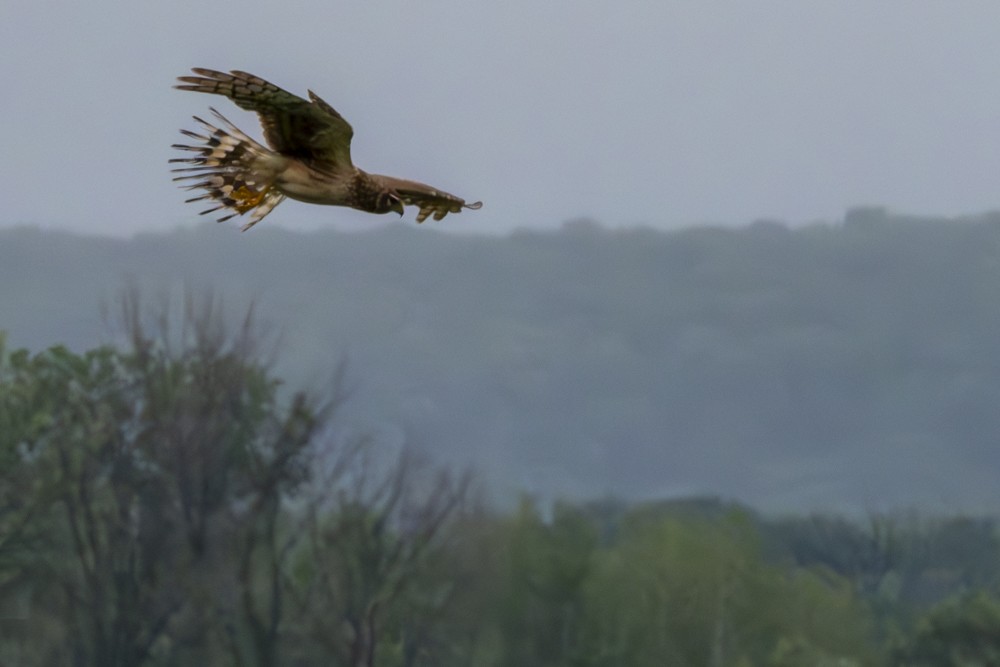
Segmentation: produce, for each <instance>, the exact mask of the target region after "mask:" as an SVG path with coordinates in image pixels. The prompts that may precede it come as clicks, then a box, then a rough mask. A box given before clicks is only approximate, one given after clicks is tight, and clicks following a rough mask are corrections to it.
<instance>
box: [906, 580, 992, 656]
mask: <svg viewBox="0 0 1000 667" xmlns="http://www.w3.org/2000/svg"><path fill="white" fill-rule="evenodd" d="M894 664H897V665H900V667H903V666H906V667H988V666H990V665H997V664H1000V601H998V600H997V599H996V598H994V597H992V596H990V595H988V594H986V593H984V592H979V593H975V594H971V595H965V596H960V597H956V598H953V599H951V600H948V601H945V602H943V603H941V604H939V605H938V606H936V607H934V608H933V609H932V610H931V611H929V612H928V613H927V614H926V616H924V618H923V619H921V621H920V622H919V624H918V626H917V629H916V632H915V634H914V636H913V637H912V639H911V640H910V641H909V642H907V643H906V644H905V645H904V646H902V647H900V648H898V649H897V650H896V652H895V663H894Z"/></svg>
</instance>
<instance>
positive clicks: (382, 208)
mask: <svg viewBox="0 0 1000 667" xmlns="http://www.w3.org/2000/svg"><path fill="white" fill-rule="evenodd" d="M377 210H378V212H379V213H388V212H389V211H395V212H396V213H399V217H403V200H402V199H400V197H399V195H397V194H396V193H395V192H383V193H382V194H381V195H379V198H378V203H377Z"/></svg>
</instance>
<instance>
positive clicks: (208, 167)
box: [170, 109, 285, 231]
mask: <svg viewBox="0 0 1000 667" xmlns="http://www.w3.org/2000/svg"><path fill="white" fill-rule="evenodd" d="M212 113H213V114H215V116H216V118H218V119H219V120H220V121H222V124H223V125H224V128H219V127H215V126H213V125H212V124H211V123H208V122H206V121H204V120H202V119H201V118H198V117H197V116H195V117H194V119H195V120H196V121H198V123H200V124H201V125H202V126H203V127H204V128H205V130H206V131H207V135H203V134H198V133H196V132H191V131H189V130H181V134H183V135H184V136H186V137H190V138H191V139H194V140H196V141H198V142H201V143H200V145H194V146H189V145H185V144H174V145H173V148H176V149H178V150H182V151H189V152H192V153H196V155H194V156H193V157H182V158H174V159H172V160H170V162H171V163H175V164H176V163H179V164H185V165H190V166H186V167H178V168H175V169H173V170H172V171H173V172H174V173H179V174H181V175H180V176H176V177H175V178H174V180H175V181H193V182H192V183H185V184H184V185H183V187H185V188H186V189H188V190H197V189H201V190H204V191H205V194H202V195H199V196H197V197H192V198H191V199H188V200H187V201H188V202H195V201H204V200H211V203H213V204H215V206H213V207H211V208H208V209H205V210H204V211H202V212H201V214H202V215H205V214H206V213H212V212H214V211H218V210H225V211H226V212H227V214H226V215H223V216H222V217H221V218H219V222H223V221H225V220H229V219H230V218H232V217H235V216H237V215H243V214H244V213H247V212H250V211H253V214H252V215H251V216H250V221H249V222H248V223H247V224H245V225H243V231H246V230H248V229H250V228H251V227H253V226H254V225H255V224H257V223H258V222H260V221H261V220H262V219H263V218H264V216H265V215H267V214H268V213H270V212H271V211H272V210H273V209H274V207H275V206H277V205H278V204H280V203H281V202H282V200H284V199H285V195H283V194H281V193H280V192H279V191H277V190H276V189H274V187H273V175H271V174H269V173H268V172H267V170H266V169H262V168H261V164H262V163H263V162H264V161H265V160H266V159H267V158H269V157H271V156H272V155H273V153H272V152H271V151H270V150H268V149H267V148H265V147H264V146H261V145H260V144H259V143H257V142H256V141H254V140H253V139H251V138H250V137H248V136H247V135H245V134H243V132H241V131H240V130H239V129H238V128H237V127H236V126H235V125H233V124H232V123H231V122H229V121H228V120H227V119H226V118H225V117H224V116H223V115H222V114H220V113H219V112H218V111H216V110H215V109H212ZM230 211H231V212H230Z"/></svg>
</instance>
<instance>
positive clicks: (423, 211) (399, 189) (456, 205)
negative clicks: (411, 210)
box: [374, 176, 483, 222]
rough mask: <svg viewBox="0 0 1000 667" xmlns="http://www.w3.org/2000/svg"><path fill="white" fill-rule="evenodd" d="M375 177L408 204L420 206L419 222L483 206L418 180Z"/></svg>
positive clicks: (480, 203) (438, 218) (479, 202)
mask: <svg viewBox="0 0 1000 667" xmlns="http://www.w3.org/2000/svg"><path fill="white" fill-rule="evenodd" d="M374 178H377V179H378V180H379V181H380V182H381V183H382V184H383V186H384V187H385V188H386V189H388V190H389V191H390V192H393V193H395V194H396V195H397V196H398V197H399V198H400V200H402V202H403V203H404V204H406V205H407V206H417V207H419V208H420V212H419V213H417V222H423V221H424V220H426V219H427V218H428V216H433V217H434V219H435V220H440V219H441V218H443V217H444V216H446V215H448V214H449V213H458V212H460V211H461V210H462V209H463V208H467V209H471V210H476V209H479V208H482V206H483V202H481V201H477V202H473V203H471V204H466V203H465V200H464V199H462V198H461V197H456V196H455V195H453V194H451V193H449V192H444V191H443V190H437V189H435V188H432V187H431V186H429V185H425V184H423V183H418V182H416V181H407V180H404V179H402V178H393V177H391V176H374Z"/></svg>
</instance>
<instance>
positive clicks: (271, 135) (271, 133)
mask: <svg viewBox="0 0 1000 667" xmlns="http://www.w3.org/2000/svg"><path fill="white" fill-rule="evenodd" d="M191 71H192V72H194V73H195V74H197V75H198V76H181V77H178V80H179V81H181V83H180V84H178V85H177V86H176V88H178V89H180V90H193V91H195V92H199V93H214V94H216V95H224V96H225V97H228V98H229V99H231V100H232V101H233V102H234V103H235V104H236V105H237V106H239V107H240V108H243V109H246V110H248V111H254V112H256V113H257V114H258V115H259V116H260V122H261V125H262V126H263V127H264V139H265V140H266V141H267V143H268V145H270V146H271V148H273V149H274V150H275V151H276V152H278V153H280V154H281V155H286V156H288V157H292V158H296V159H298V160H302V161H303V162H306V163H307V164H309V165H310V166H313V167H315V168H317V169H321V170H324V171H336V170H339V169H345V168H349V167H351V165H352V163H351V138H352V137H353V136H354V130H353V129H352V128H351V125H350V123H348V122H347V121H346V120H344V118H343V116H341V115H340V114H339V113H337V111H336V110H335V109H334V108H333V107H332V106H330V105H329V104H327V103H326V102H324V101H323V100H322V99H320V98H319V96H318V95H316V94H315V93H314V92H312V91H311V90H310V91H309V99H308V100H305V99H303V98H301V97H299V96H297V95H293V94H292V93H289V92H288V91H286V90H283V89H281V88H279V87H277V86H275V85H274V84H273V83H268V82H267V81H265V80H264V79H261V78H260V77H257V76H254V75H253V74H248V73H247V72H240V71H238V70H234V71H232V72H229V73H228V74H227V73H226V72H219V71H216V70H211V69H204V68H201V67H194V68H192V69H191Z"/></svg>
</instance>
